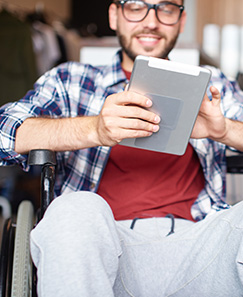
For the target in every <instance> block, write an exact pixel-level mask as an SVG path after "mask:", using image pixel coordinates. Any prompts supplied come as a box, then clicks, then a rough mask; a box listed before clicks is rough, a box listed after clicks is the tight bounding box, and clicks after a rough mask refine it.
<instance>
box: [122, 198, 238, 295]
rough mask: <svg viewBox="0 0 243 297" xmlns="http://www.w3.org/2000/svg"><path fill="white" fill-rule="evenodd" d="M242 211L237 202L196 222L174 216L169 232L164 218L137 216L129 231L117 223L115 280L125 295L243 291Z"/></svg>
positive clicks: (220, 293) (201, 293)
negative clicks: (118, 240) (118, 257)
mask: <svg viewBox="0 0 243 297" xmlns="http://www.w3.org/2000/svg"><path fill="white" fill-rule="evenodd" d="M242 210H243V204H242V203H240V204H238V205H236V206H235V207H233V208H232V209H230V210H226V211H222V212H219V213H216V214H214V215H212V216H210V217H208V218H207V219H205V220H203V221H201V222H198V223H192V222H187V221H183V220H180V219H176V220H175V233H174V234H172V235H170V236H166V234H167V233H168V231H169V230H168V227H169V223H168V219H163V218H161V219H159V218H158V219H153V220H150V219H149V220H147V219H145V220H141V221H138V222H137V223H136V224H137V225H135V229H134V230H128V229H126V228H125V227H124V224H123V223H121V224H120V225H121V226H120V227H119V233H120V234H122V235H120V236H121V237H122V236H124V239H123V241H122V243H123V254H122V256H121V260H120V281H121V282H122V283H123V284H124V287H125V288H126V290H127V291H129V292H130V293H131V296H155V297H156V296H194V293H195V292H196V293H197V295H198V296H212V293H213V292H214V293H215V294H217V296H225V297H226V296H243V293H242V292H243V288H242V284H241V280H240V277H241V273H242V263H243V261H242V259H243V248H242V231H243V230H242V229H243V222H242V215H241V213H242ZM146 225H148V226H146ZM164 226H166V229H165V230H164ZM136 227H137V229H136ZM160 228H161V230H160ZM148 229H151V230H153V231H152V232H151V233H150V235H151V234H153V236H150V235H148V234H149V233H148ZM143 230H144V232H143ZM155 230H156V231H155ZM148 294H150V295H148Z"/></svg>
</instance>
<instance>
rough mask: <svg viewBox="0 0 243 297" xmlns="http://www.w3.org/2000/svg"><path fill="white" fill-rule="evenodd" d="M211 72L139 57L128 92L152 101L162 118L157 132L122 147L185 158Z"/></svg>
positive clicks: (125, 143)
mask: <svg viewBox="0 0 243 297" xmlns="http://www.w3.org/2000/svg"><path fill="white" fill-rule="evenodd" d="M210 77H211V72H210V71H209V70H208V69H206V68H203V67H199V66H193V65H187V64H183V63H178V62H173V61H169V60H164V59H158V58H152V57H146V56H141V55H140V56H137V58H136V60H135V63H134V67H133V71H132V75H131V79H130V82H129V87H128V89H129V90H131V91H134V92H137V93H140V94H143V95H145V96H147V97H149V98H150V99H151V100H152V101H153V106H152V107H151V108H150V109H151V110H152V111H153V112H155V113H156V114H158V115H159V116H160V118H161V122H160V124H159V126H160V129H159V131H158V132H156V133H153V134H152V135H151V136H149V137H143V138H131V139H124V140H122V141H121V142H120V144H121V145H126V146H130V147H136V148H141V149H147V150H152V151H157V152H163V153H169V154H175V155H183V154H184V153H185V150H186V148H187V145H188V141H189V139H190V135H191V132H192V129H193V126H194V123H195V120H196V118H197V114H198V112H199V109H200V106H201V103H202V100H203V97H204V95H205V92H206V89H207V86H208V83H209V80H210Z"/></svg>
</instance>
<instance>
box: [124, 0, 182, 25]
mask: <svg viewBox="0 0 243 297" xmlns="http://www.w3.org/2000/svg"><path fill="white" fill-rule="evenodd" d="M148 10H149V6H148V5H147V4H146V3H145V2H143V1H132V0H131V1H127V2H125V3H124V6H123V13H124V16H125V18H126V19H127V20H128V21H131V22H139V21H142V20H143V19H144V18H145V17H146V15H147V13H148ZM156 13H157V17H158V19H159V21H160V22H161V23H163V24H167V25H172V24H175V23H177V22H178V20H179V18H180V15H181V11H180V8H179V7H178V6H175V5H173V4H169V3H160V4H158V5H157V12H156Z"/></svg>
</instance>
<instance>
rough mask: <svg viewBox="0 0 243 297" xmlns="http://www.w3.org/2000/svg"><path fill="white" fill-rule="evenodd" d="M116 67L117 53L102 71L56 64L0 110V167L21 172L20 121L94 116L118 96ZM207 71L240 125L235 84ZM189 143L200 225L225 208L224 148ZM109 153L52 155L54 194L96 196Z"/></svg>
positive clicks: (242, 108) (120, 83)
mask: <svg viewBox="0 0 243 297" xmlns="http://www.w3.org/2000/svg"><path fill="white" fill-rule="evenodd" d="M120 63H121V53H120V52H119V53H117V55H116V56H115V57H114V59H113V62H112V64H111V65H108V66H101V67H96V68H94V67H92V66H90V65H84V64H80V63H77V62H69V63H65V64H62V65H60V66H58V67H56V68H54V69H52V70H50V71H49V72H48V73H46V74H45V75H43V76H42V77H41V78H40V79H39V80H38V81H37V83H36V84H35V88H34V90H32V91H29V92H28V93H27V94H26V96H25V97H24V98H23V99H21V100H20V101H18V102H15V103H12V104H7V105H5V106H3V107H2V108H1V110H0V165H2V166H6V165H11V164H16V163H18V164H20V165H21V166H22V167H23V168H24V169H27V164H26V158H27V156H25V155H19V154H17V153H16V152H15V151H14V146H15V135H16V129H17V128H18V127H19V126H20V125H21V124H22V123H23V121H24V120H25V119H27V118H29V117H40V116H49V117H52V118H62V117H75V116H77V115H79V116H81V115H86V116H87V115H97V114H99V112H100V110H101V108H102V105H103V103H104V100H105V98H106V97H107V96H108V95H110V94H112V93H115V92H120V91H122V90H123V89H124V86H125V85H126V83H127V81H126V77H125V74H124V73H123V71H122V69H121V64H120ZM210 69H211V71H212V80H211V82H210V85H211V84H213V85H214V86H216V87H217V88H218V89H219V90H220V92H221V96H222V105H221V106H222V111H223V113H224V115H225V116H226V117H229V118H232V119H235V120H239V121H243V93H242V92H241V91H240V89H239V87H238V85H237V84H236V83H234V82H230V81H229V80H227V79H226V77H225V76H224V75H223V74H222V73H221V72H220V71H219V70H218V69H215V68H212V67H210ZM190 142H191V144H192V146H193V147H194V149H195V151H196V152H197V154H198V157H199V160H200V162H201V165H202V168H203V172H204V176H205V188H204V189H203V190H202V192H201V193H200V195H199V197H198V198H197V200H196V202H195V203H194V205H193V206H192V209H191V213H192V216H193V218H194V219H195V220H200V219H202V218H204V217H205V216H206V215H208V214H210V213H212V212H215V211H217V210H220V209H224V208H228V207H229V206H228V205H227V204H226V203H225V194H226V185H225V175H226V162H225V145H223V144H221V143H217V142H214V141H212V140H209V139H200V140H195V139H191V140H190ZM109 152H110V148H109V147H94V148H89V149H83V150H79V151H71V152H62V153H57V160H58V174H57V179H56V184H55V195H56V196H58V195H60V194H61V193H69V192H72V191H79V190H86V191H96V190H97V188H98V185H99V181H100V178H101V175H102V172H103V170H104V167H105V165H106V162H107V160H108V157H109ZM161 166H162V165H161Z"/></svg>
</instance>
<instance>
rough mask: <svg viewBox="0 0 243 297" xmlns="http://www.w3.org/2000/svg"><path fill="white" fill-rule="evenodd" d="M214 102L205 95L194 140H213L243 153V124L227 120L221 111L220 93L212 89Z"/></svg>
mask: <svg viewBox="0 0 243 297" xmlns="http://www.w3.org/2000/svg"><path fill="white" fill-rule="evenodd" d="M210 92H211V94H212V100H211V101H210V100H209V98H208V96H207V95H205V96H204V99H203V102H202V105H201V108H200V111H199V113H198V117H197V120H196V123H195V126H194V128H193V131H192V134H191V137H192V138H211V139H212V140H215V141H218V142H221V143H224V144H225V145H227V146H231V147H234V148H235V149H237V150H239V151H243V123H242V122H239V121H234V120H231V119H228V118H225V117H224V115H223V114H222V112H221V109H220V100H221V97H220V93H219V91H218V90H217V89H216V88H215V87H211V88H210Z"/></svg>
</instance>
